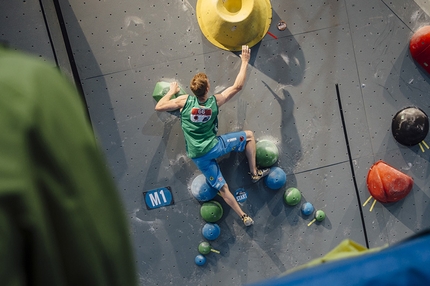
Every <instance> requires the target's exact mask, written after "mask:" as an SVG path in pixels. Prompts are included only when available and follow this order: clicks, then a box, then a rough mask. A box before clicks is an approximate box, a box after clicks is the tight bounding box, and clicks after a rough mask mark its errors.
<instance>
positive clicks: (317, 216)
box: [315, 210, 325, 221]
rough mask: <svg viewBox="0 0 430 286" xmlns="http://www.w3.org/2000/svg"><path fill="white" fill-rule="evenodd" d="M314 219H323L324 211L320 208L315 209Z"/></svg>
mask: <svg viewBox="0 0 430 286" xmlns="http://www.w3.org/2000/svg"><path fill="white" fill-rule="evenodd" d="M315 219H316V220H317V221H323V220H324V219H325V212H323V211H322V210H317V212H316V213H315Z"/></svg>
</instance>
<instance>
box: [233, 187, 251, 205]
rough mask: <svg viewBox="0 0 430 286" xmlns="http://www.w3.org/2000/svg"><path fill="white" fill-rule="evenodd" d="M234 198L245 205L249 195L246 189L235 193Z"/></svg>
mask: <svg viewBox="0 0 430 286" xmlns="http://www.w3.org/2000/svg"><path fill="white" fill-rule="evenodd" d="M234 197H235V198H236V201H237V202H238V203H243V202H244V201H246V199H247V198H248V193H247V192H246V191H245V189H244V188H240V189H237V190H236V191H235V192H234Z"/></svg>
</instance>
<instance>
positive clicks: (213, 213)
mask: <svg viewBox="0 0 430 286" xmlns="http://www.w3.org/2000/svg"><path fill="white" fill-rule="evenodd" d="M223 213H224V211H223V209H222V206H221V204H220V203H219V202H217V201H210V202H206V203H204V204H203V205H202V206H201V208H200V214H201V216H202V218H203V219H204V220H205V221H206V222H217V221H218V220H220V219H221V217H222V215H223Z"/></svg>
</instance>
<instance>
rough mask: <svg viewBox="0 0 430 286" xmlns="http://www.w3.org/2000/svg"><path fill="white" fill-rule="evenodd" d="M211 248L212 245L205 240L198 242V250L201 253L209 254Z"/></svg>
mask: <svg viewBox="0 0 430 286" xmlns="http://www.w3.org/2000/svg"><path fill="white" fill-rule="evenodd" d="M211 249H212V247H211V245H210V244H209V242H207V241H203V242H202V243H200V244H199V252H200V253H201V254H209V253H210V252H211Z"/></svg>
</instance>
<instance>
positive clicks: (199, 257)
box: [194, 254, 206, 266]
mask: <svg viewBox="0 0 430 286" xmlns="http://www.w3.org/2000/svg"><path fill="white" fill-rule="evenodd" d="M194 262H195V263H196V264H197V265H198V266H202V265H205V263H206V257H204V256H203V255H201V254H199V255H197V256H196V258H194Z"/></svg>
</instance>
